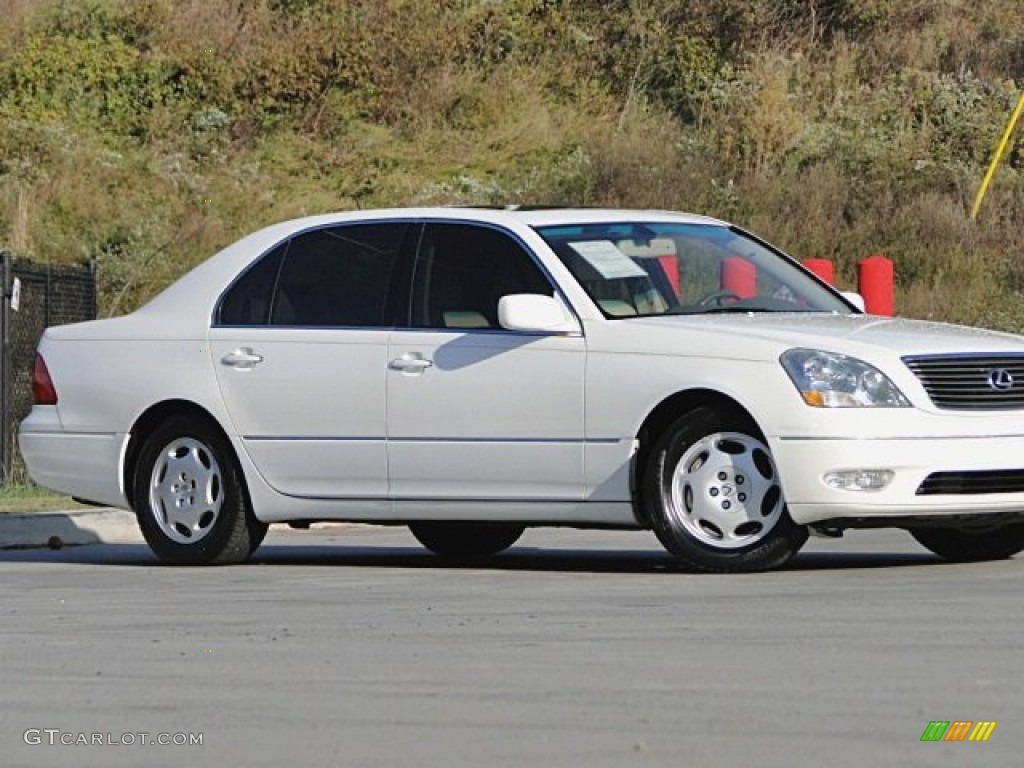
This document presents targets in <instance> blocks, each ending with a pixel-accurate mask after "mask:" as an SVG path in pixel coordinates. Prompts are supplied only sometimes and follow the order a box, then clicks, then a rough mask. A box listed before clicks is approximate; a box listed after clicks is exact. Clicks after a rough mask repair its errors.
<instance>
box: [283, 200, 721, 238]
mask: <svg viewBox="0 0 1024 768" xmlns="http://www.w3.org/2000/svg"><path fill="white" fill-rule="evenodd" d="M388 219H406V220H431V219H444V220H449V221H477V222H486V223H491V224H505V225H517V224H518V225H526V226H529V227H544V226H557V225H570V224H587V223H597V222H604V223H607V222H620V221H621V222H627V221H647V222H665V223H679V224H712V225H718V226H727V224H726V223H725V222H723V221H719V220H718V219H714V218H710V217H708V216H700V215H697V214H692V213H681V212H676V211H662V210H643V209H628V208H570V207H555V206H519V205H509V206H432V207H419V208H382V209H367V210H358V211H344V212H338V213H328V214H322V215H318V216H306V217H303V218H300V219H293V220H291V221H287V222H281V223H280V224H278V225H275V226H274V227H272V229H277V228H278V227H283V228H287V229H291V230H293V231H296V232H297V231H301V230H303V229H307V228H308V229H313V228H316V227H323V226H330V225H331V224H341V223H345V222H353V221H381V220H388Z"/></svg>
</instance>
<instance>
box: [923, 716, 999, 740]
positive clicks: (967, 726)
mask: <svg viewBox="0 0 1024 768" xmlns="http://www.w3.org/2000/svg"><path fill="white" fill-rule="evenodd" d="M995 729H996V721H995V720H977V721H975V720H953V721H952V722H951V721H949V720H932V721H931V722H930V723H928V727H927V728H925V729H924V733H922V734H921V741H988V737H989V736H991V735H992V731H994V730H995Z"/></svg>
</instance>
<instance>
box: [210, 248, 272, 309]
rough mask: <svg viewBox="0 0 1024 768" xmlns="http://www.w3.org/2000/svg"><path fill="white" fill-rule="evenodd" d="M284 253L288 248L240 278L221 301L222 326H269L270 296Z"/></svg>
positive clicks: (270, 254) (258, 262)
mask: <svg viewBox="0 0 1024 768" xmlns="http://www.w3.org/2000/svg"><path fill="white" fill-rule="evenodd" d="M284 252H285V245H279V246H278V247H277V248H275V249H274V250H272V251H271V252H270V253H268V254H267V255H266V256H264V257H263V258H262V259H260V260H259V261H257V262H256V263H255V264H254V265H253V266H252V267H250V268H249V270H248V271H247V272H245V273H243V274H242V276H241V277H240V278H238V280H237V281H236V282H235V284H234V285H232V286H231V287H230V288H229V289H228V291H227V293H226V294H224V298H223V299H222V300H221V304H220V312H219V313H218V317H217V323H218V324H220V325H266V324H267V322H268V321H269V319H270V297H271V294H272V293H273V290H274V281H275V280H276V279H277V270H278V268H279V267H280V266H281V256H282V255H283V254H284Z"/></svg>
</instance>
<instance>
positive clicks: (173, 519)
mask: <svg viewBox="0 0 1024 768" xmlns="http://www.w3.org/2000/svg"><path fill="white" fill-rule="evenodd" d="M132 498H133V502H134V507H135V515H136V517H137V518H138V521H139V528H140V529H141V530H142V535H143V537H144V538H145V539H146V543H148V544H149V546H150V548H151V549H152V550H153V552H154V553H156V556H157V557H158V558H160V559H161V560H162V561H163V562H165V563H170V564H174V565H208V564H218V565H224V564H229V563H240V562H243V561H245V560H246V559H248V557H249V556H250V555H251V554H252V553H253V552H254V551H255V550H256V548H257V547H258V546H259V545H260V542H262V541H263V537H264V536H265V535H266V532H267V525H266V524H265V523H261V522H260V521H259V520H257V519H256V518H255V517H254V516H253V514H252V509H251V505H250V503H249V496H248V493H247V491H246V488H245V483H244V480H243V478H242V472H241V469H240V468H239V466H238V462H237V461H236V459H235V454H234V452H233V451H232V450H231V447H230V446H229V445H228V443H227V441H226V440H225V439H224V437H223V436H222V435H221V434H220V432H219V431H218V430H216V429H215V428H214V427H212V426H211V425H210V424H209V422H207V421H206V420H205V419H202V418H198V417H195V416H176V417H172V418H170V419H168V420H167V421H165V422H163V423H162V424H160V425H159V426H158V427H157V428H156V429H155V430H154V431H153V432H152V433H150V434H149V435H148V436H147V437H146V439H145V440H144V441H143V443H142V447H141V448H140V450H139V457H138V462H137V463H136V467H135V477H134V482H133V488H132Z"/></svg>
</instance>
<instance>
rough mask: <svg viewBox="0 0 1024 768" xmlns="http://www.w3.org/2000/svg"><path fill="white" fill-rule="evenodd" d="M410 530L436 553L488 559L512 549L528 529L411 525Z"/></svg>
mask: <svg viewBox="0 0 1024 768" xmlns="http://www.w3.org/2000/svg"><path fill="white" fill-rule="evenodd" d="M409 530H410V531H412V535H413V536H415V537H416V540H417V541H418V542H419V543H420V544H422V545H423V546H424V547H426V548H427V549H429V550H430V551H431V552H433V553H435V554H438V555H443V556H444V557H486V556H487V555H495V554H497V553H498V552H501V551H502V550H505V549H508V548H509V547H511V546H512V545H513V544H515V543H516V542H517V541H519V537H520V536H522V535H523V531H524V530H525V528H524V527H523V526H521V525H511V524H506V523H410V524H409Z"/></svg>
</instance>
